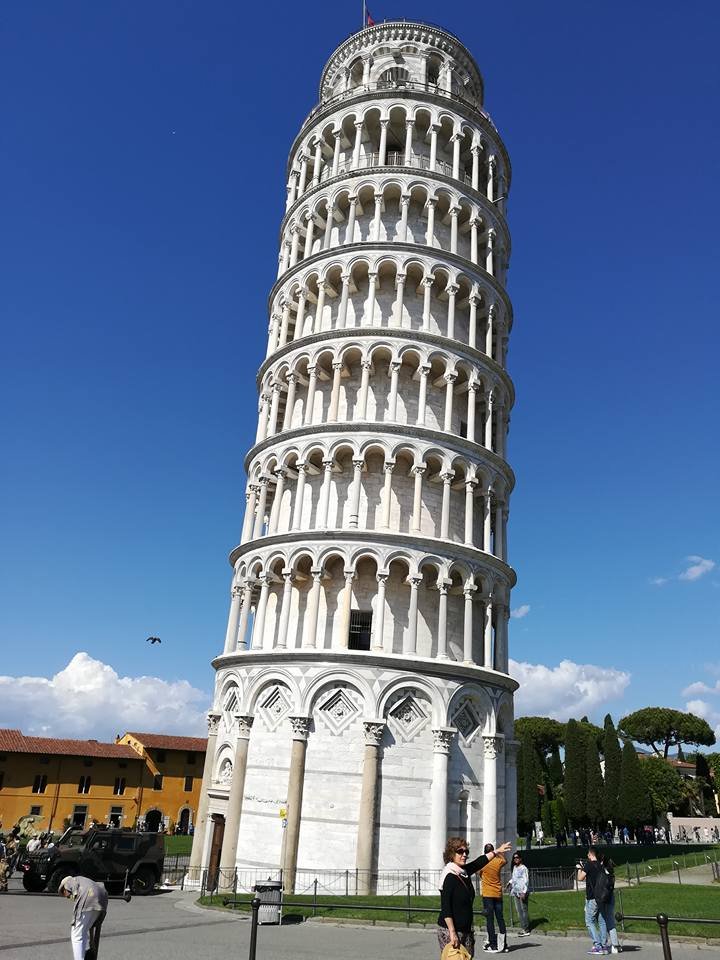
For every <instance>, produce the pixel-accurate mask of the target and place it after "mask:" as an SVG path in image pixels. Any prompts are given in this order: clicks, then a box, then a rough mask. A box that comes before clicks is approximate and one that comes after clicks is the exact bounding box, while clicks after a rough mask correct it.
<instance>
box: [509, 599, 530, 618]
mask: <svg viewBox="0 0 720 960" xmlns="http://www.w3.org/2000/svg"><path fill="white" fill-rule="evenodd" d="M529 613H530V604H529V603H523V604H521V605H520V606H519V607H516V608H515V609H514V610H511V611H510V616H511V617H514V618H515V619H516V620H522V618H523V617H526V616H527V615H528V614H529Z"/></svg>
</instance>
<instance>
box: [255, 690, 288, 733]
mask: <svg viewBox="0 0 720 960" xmlns="http://www.w3.org/2000/svg"><path fill="white" fill-rule="evenodd" d="M291 709H292V703H291V701H290V695H289V694H288V692H287V690H286V688H285V687H282V686H279V685H278V686H276V687H273V688H272V690H270V692H269V693H268V694H267V696H265V697H264V699H263V701H262V703H261V704H260V709H259V711H258V712H259V713H260V716H261V717H262V718H263V720H264V721H265V724H266V726H267V727H268V729H269V730H276V729H277V727H278V726H279V725H280V723H281V722H282V721H283V720H284V719H285V717H287V715H288V714H289V713H290V711H291Z"/></svg>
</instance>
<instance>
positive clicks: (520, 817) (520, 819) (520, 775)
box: [515, 737, 527, 836]
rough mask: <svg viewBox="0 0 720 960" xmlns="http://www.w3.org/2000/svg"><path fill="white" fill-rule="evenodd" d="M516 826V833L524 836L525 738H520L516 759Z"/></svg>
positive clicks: (525, 831)
mask: <svg viewBox="0 0 720 960" xmlns="http://www.w3.org/2000/svg"><path fill="white" fill-rule="evenodd" d="M515 762H516V769H517V826H518V833H519V834H520V835H521V836H524V835H525V834H526V833H527V829H526V824H525V738H524V737H520V746H519V747H518V752H517V759H516V761H515Z"/></svg>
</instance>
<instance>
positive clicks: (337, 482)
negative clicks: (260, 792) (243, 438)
mask: <svg viewBox="0 0 720 960" xmlns="http://www.w3.org/2000/svg"><path fill="white" fill-rule="evenodd" d="M482 92H483V90H482V79H481V77H480V74H479V72H478V70H477V67H476V65H475V63H474V61H473V60H472V58H471V57H470V55H469V54H468V53H467V51H466V50H465V48H464V47H463V46H462V44H461V43H460V42H459V41H458V40H457V39H456V38H455V37H453V36H452V35H450V34H447V33H445V32H444V31H442V30H439V29H437V28H433V27H428V26H425V25H421V24H409V23H397V24H382V25H378V26H377V27H372V28H368V29H366V30H363V31H361V32H360V33H358V34H355V35H353V36H352V37H351V38H349V39H348V40H347V41H345V43H344V44H342V45H341V46H340V47H339V48H338V49H337V50H336V51H335V53H334V54H333V56H332V57H331V59H330V61H329V62H328V64H327V66H326V68H325V70H324V72H323V77H322V80H321V99H320V104H319V106H318V107H316V108H315V109H314V110H313V111H312V112H311V114H310V116H309V117H308V118H307V120H306V121H305V123H304V125H303V128H302V131H301V133H300V135H299V136H298V138H297V140H296V142H295V144H294V145H293V148H292V150H291V155H290V163H289V176H288V188H287V206H286V212H285V217H284V220H283V225H282V228H281V250H280V255H279V272H278V278H277V281H276V283H275V285H274V287H273V290H272V291H271V294H270V298H269V312H270V324H269V333H268V348H267V355H266V357H265V360H264V362H263V364H262V366H261V368H260V371H259V374H258V385H259V391H260V404H259V416H258V428H257V434H256V439H255V444H254V445H253V447H252V448H251V449H250V451H249V452H248V455H247V458H246V469H247V474H248V478H249V479H248V487H247V491H246V510H245V519H244V523H243V528H242V534H241V538H240V544H239V545H238V547H236V548H235V549H234V550H233V551H232V553H231V558H230V559H231V563H232V565H233V583H232V589H231V604H230V614H229V619H228V628H227V633H226V639H225V645H224V651H223V654H222V656H220V657H218V658H217V659H216V660H215V662H214V665H215V667H216V669H217V671H218V682H217V694H216V707H215V709H214V711H213V713H211V715H210V737H209V742H208V750H207V754H206V768H205V771H204V779H203V792H202V798H201V804H200V809H199V811H198V821H197V825H196V834H195V842H194V845H193V853H192V858H191V868H198V867H202V866H207V865H208V864H209V865H210V866H211V867H213V866H214V867H217V866H220V868H221V871H220V873H221V881H220V882H221V884H222V883H223V882H227V877H228V876H229V874H230V873H231V872H232V871H233V870H234V868H235V866H236V865H237V864H238V863H239V862H244V861H248V857H247V855H246V854H244V853H243V838H244V836H245V834H246V833H247V834H250V833H251V832H252V830H253V829H259V824H258V823H255V822H254V821H253V820H252V817H256V816H259V815H260V814H259V813H258V812H254V811H251V810H250V806H251V805H252V804H253V803H255V804H257V803H258V802H259V801H258V800H257V793H256V792H253V793H249V791H248V782H249V778H250V779H252V777H256V776H257V775H256V774H255V773H253V770H254V769H256V768H257V769H260V768H261V764H260V763H255V764H254V763H253V753H252V750H253V749H254V748H252V747H251V744H253V743H255V744H257V751H258V753H257V757H258V760H260V759H261V757H262V756H263V750H265V751H267V752H268V755H270V756H280V755H282V756H286V760H287V772H286V774H285V776H286V780H285V783H286V786H285V787H284V788H283V787H281V786H279V787H278V789H279V790H280V791H281V792H285V793H286V796H284V797H283V798H282V799H283V801H284V802H285V803H286V807H287V822H286V826H285V828H284V836H283V843H282V850H281V852H280V855H279V859H280V861H281V862H280V864H279V865H280V866H281V867H282V868H283V869H284V877H285V885H286V889H292V887H293V885H294V880H295V873H296V870H297V869H298V857H299V856H300V861H301V862H300V866H301V867H302V865H303V862H304V861H307V862H308V865H310V859H311V853H310V850H309V849H307V850H306V846H307V844H306V846H303V843H305V841H304V840H303V837H305V835H306V834H307V835H308V836H311V835H312V831H313V830H314V829H315V827H314V824H315V823H316V821H317V822H318V823H319V822H321V820H322V817H321V814H323V816H325V815H326V813H327V809H326V808H327V806H328V805H327V804H325V803H324V800H323V797H322V796H321V794H322V790H320V791H319V792H318V791H317V790H316V789H315V788H314V787H313V794H312V797H311V798H309V797H308V796H304V786H305V783H306V780H308V778H312V776H314V773H313V766H312V764H313V762H315V761H314V759H313V750H316V751H317V757H320V756H325V754H323V753H322V751H324V750H326V753H327V756H332V757H333V758H335V761H336V763H337V765H338V773H339V775H342V773H343V764H344V763H345V764H346V767H347V770H346V773H345V775H346V776H347V777H348V791H349V794H352V790H353V789H354V790H355V794H353V796H354V801H353V802H356V803H357V807H356V809H355V813H354V817H355V820H356V824H357V826H356V827H355V828H353V829H352V831H351V834H352V842H351V846H352V847H353V848H354V851H355V866H356V867H357V869H358V870H359V871H361V872H362V873H363V876H366V880H365V881H363V882H364V883H365V886H366V888H367V889H370V887H371V886H372V882H371V880H370V879H369V878H370V876H371V874H372V872H373V870H377V869H382V868H383V867H384V866H385V865H389V864H390V863H393V864H394V863H395V861H396V860H397V858H398V857H400V856H401V855H400V854H399V853H398V852H397V851H398V850H400V849H401V848H402V846H403V845H406V840H407V836H406V834H407V830H409V829H410V827H409V825H408V826H404V825H403V824H402V823H400V822H398V823H396V824H394V825H392V826H387V827H385V826H382V823H381V821H384V819H385V817H384V815H382V811H383V810H385V809H386V808H387V809H388V810H390V809H391V808H392V804H393V797H392V796H391V795H390V794H389V793H386V791H390V790H391V787H390V786H388V785H386V784H385V783H384V782H383V784H382V787H381V786H380V783H381V781H384V779H385V766H388V765H389V763H390V761H389V759H388V758H389V756H390V755H389V754H388V753H387V751H388V749H389V747H390V745H391V744H392V745H393V747H394V750H395V753H394V754H393V761H392V762H393V763H395V764H397V765H399V766H398V769H400V767H402V764H403V762H404V760H403V754H402V751H403V749H407V750H408V752H409V753H410V752H411V750H415V749H416V748H417V747H419V746H422V744H423V743H426V744H427V759H426V761H425V762H426V773H427V775H428V776H427V778H426V780H424V781H423V784H424V783H430V784H431V786H430V787H426V786H424V785H422V784H421V783H420V781H418V783H417V784H416V786H415V787H414V788H413V789H414V791H415V792H414V793H413V794H412V799H414V800H415V802H417V803H422V801H423V793H424V792H425V791H427V794H428V795H427V801H428V808H429V809H430V810H431V816H430V818H429V823H428V827H427V849H428V853H427V854H426V855H425V854H422V855H421V854H419V853H418V852H417V851H415V852H414V853H413V856H414V857H415V860H417V861H418V862H417V865H429V866H436V865H439V864H437V857H438V855H439V852H440V851H441V849H442V846H443V844H444V837H445V832H446V830H447V829H448V828H449V827H450V826H451V825H452V823H454V822H456V823H457V829H465V828H466V826H467V830H468V831H476V832H477V833H478V834H480V835H481V836H482V837H483V838H487V839H492V840H493V841H494V840H495V839H497V837H498V830H499V829H500V830H501V831H502V832H504V833H505V835H507V836H510V835H512V831H513V829H514V817H515V812H514V804H515V800H514V789H515V788H514V782H515V781H514V776H515V774H514V760H513V752H514V741H513V740H512V692H513V690H514V688H515V686H516V684H515V683H514V682H513V681H512V680H511V679H510V678H509V677H508V675H507V668H508V640H507V618H508V613H509V600H510V590H511V588H512V586H513V584H514V580H515V578H514V573H513V571H512V570H511V568H510V567H509V566H508V564H507V518H508V509H509V497H510V492H511V490H512V486H513V483H514V478H513V474H512V471H511V470H510V467H509V465H508V464H507V462H506V443H505V438H506V433H507V429H508V422H509V411H510V408H511V407H512V403H513V399H514V394H513V387H512V382H511V380H510V378H509V376H508V374H507V372H506V370H505V362H506V355H507V343H508V337H509V333H510V327H511V321H512V309H511V305H510V301H509V298H508V296H507V293H506V291H505V277H506V272H507V263H508V258H509V251H510V238H509V233H508V229H507V224H506V221H505V204H506V194H507V190H508V188H509V180H510V170H509V160H508V157H507V154H506V151H505V148H504V146H503V144H502V141H501V140H500V137H499V135H498V133H497V130H496V129H495V127H494V125H493V124H492V122H491V121H490V119H489V117H488V116H487V114H486V113H485V112H484V110H483V109H482ZM279 703H280V704H282V706H280V707H279V706H278V704H279ZM258 718H260V720H258ZM261 729H262V733H261V732H260V730H261ZM333 737H334V738H335V739H334V740H333ZM423 738H426V739H423ZM314 741H316V742H317V747H313V749H312V750H311V751H310V756H309V758H308V743H310V744H311V745H312V744H313V742H314ZM323 744H325V745H323ZM410 745H413V746H412V747H411V746H410ZM283 751H285V753H283ZM358 751H359V752H360V753H361V756H362V759H361V761H359V753H358ZM345 754H347V756H345ZM461 761H462V763H464V764H465V766H466V767H467V766H469V767H470V768H471V769H472V776H471V777H470V780H469V781H468V784H465V785H464V781H463V782H462V783H461V782H460V779H457V788H456V786H455V780H454V777H455V774H456V768H458V769H459V765H460V764H461ZM358 762H361V768H362V775H361V777H360V779H359V781H358V782H357V784H356V786H355V787H352V788H351V786H350V784H351V783H354V782H355V781H351V780H350V778H351V777H352V776H354V773H353V771H354V768H355V767H356V766H357V764H358ZM414 762H415V761H414ZM383 765H385V766H383ZM381 766H382V768H383V778H380V777H379V769H380V767H381ZM390 769H391V765H389V766H388V771H389V770H390ZM393 769H394V768H393ZM266 774H267V771H266ZM267 776H270V774H267ZM391 780H392V777H390V778H389V781H388V782H390V781H391ZM253 782H254V781H253ZM473 790H474V791H475V794H473ZM475 795H477V797H478V799H477V800H475V801H473V800H472V796H475ZM469 796H470V800H468V797H469ZM248 797H252V798H254V799H251V800H248ZM473 802H475V803H476V804H477V805H479V807H480V808H481V810H482V817H481V823H478V822H477V821H473V824H472V826H471V819H470V818H471V814H470V813H469V812H468V811H469V809H470V805H471V804H472V803H473ZM463 803H464V804H465V807H463ZM329 806H333V805H332V804H330V805H329ZM499 808H501V812H500V814H499V813H498V811H499ZM393 809H394V808H393ZM453 818H456V819H455V820H453ZM395 820H398V821H399V820H402V816H398V815H396V816H395ZM220 823H222V828H221V829H219V824H220ZM500 825H502V826H500ZM342 829H346V827H343V828H342ZM393 831H395V833H394V834H393ZM396 839H397V841H398V842H397V843H396ZM340 846H342V844H340ZM345 846H346V847H347V843H345ZM213 857H214V858H215V859H214V860H213ZM331 859H332V857H331ZM248 862H249V861H248ZM342 866H343V867H348V866H351V864H349V863H347V861H345V862H343V864H342ZM223 877H224V878H225V881H223Z"/></svg>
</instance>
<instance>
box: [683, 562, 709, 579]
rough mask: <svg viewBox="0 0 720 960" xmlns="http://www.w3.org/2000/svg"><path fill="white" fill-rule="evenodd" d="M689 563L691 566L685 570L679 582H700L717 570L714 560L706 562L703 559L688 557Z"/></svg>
mask: <svg viewBox="0 0 720 960" xmlns="http://www.w3.org/2000/svg"><path fill="white" fill-rule="evenodd" d="M687 561H688V563H689V564H690V566H689V567H687V568H686V569H685V570H683V572H682V573H681V574H680V575H679V576H678V580H699V579H700V577H704V576H705V574H706V573H710V571H711V570H713V569H714V568H715V561H714V560H705V559H704V558H703V557H688V558H687Z"/></svg>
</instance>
